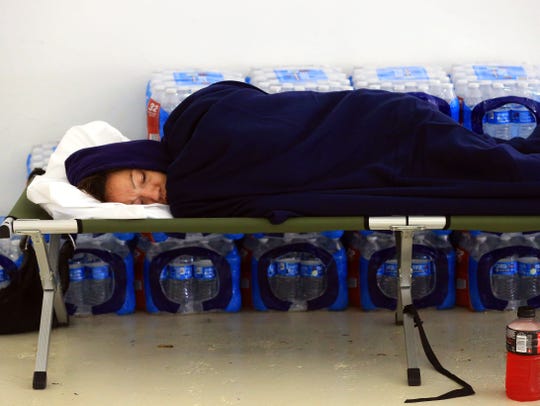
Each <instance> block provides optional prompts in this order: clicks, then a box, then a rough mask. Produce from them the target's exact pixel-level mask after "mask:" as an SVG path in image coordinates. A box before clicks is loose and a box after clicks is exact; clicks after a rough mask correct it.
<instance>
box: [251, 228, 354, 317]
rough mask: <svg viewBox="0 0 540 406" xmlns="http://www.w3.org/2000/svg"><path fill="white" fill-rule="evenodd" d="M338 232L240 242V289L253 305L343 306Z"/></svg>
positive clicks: (261, 236)
mask: <svg viewBox="0 0 540 406" xmlns="http://www.w3.org/2000/svg"><path fill="white" fill-rule="evenodd" d="M342 234H343V232H341V231H333V232H324V233H305V234H304V233H300V234H298V233H285V234H283V235H281V234H280V235H264V234H258V235H250V236H247V237H246V238H245V239H244V241H243V245H242V257H243V267H244V272H243V280H242V288H243V290H244V297H246V296H248V300H246V302H248V303H251V304H252V305H253V307H254V308H255V309H257V310H269V309H272V310H285V311H288V310H290V311H305V310H316V309H323V308H326V309H329V310H342V309H344V308H346V306H347V303H348V299H347V289H346V272H347V269H346V265H347V264H346V258H345V250H344V248H343V246H342V244H341V242H340V237H341V235H342Z"/></svg>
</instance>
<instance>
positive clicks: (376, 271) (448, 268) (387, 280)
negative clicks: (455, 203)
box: [346, 230, 455, 310]
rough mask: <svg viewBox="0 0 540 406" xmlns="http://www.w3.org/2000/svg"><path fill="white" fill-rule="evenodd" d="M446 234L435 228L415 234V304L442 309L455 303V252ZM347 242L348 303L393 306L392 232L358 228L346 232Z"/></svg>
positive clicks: (395, 278)
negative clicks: (350, 232) (354, 230)
mask: <svg viewBox="0 0 540 406" xmlns="http://www.w3.org/2000/svg"><path fill="white" fill-rule="evenodd" d="M449 234H450V232H449V231H438V230H435V231H422V232H417V233H415V235H414V239H413V259H412V264H411V267H412V270H411V279H412V286H411V295H412V299H413V302H414V304H415V305H416V306H417V307H427V306H437V308H439V309H445V308H449V307H452V306H453V305H454V303H455V288H454V277H455V252H454V249H453V247H452V245H451V244H450V242H449V239H448V236H449ZM346 244H347V256H348V261H349V275H348V287H349V297H350V301H351V304H352V305H356V306H360V307H362V308H363V309H365V310H372V309H376V308H387V309H395V307H396V299H397V295H398V289H399V278H398V276H399V274H398V262H397V259H396V246H395V238H394V235H393V234H392V233H391V232H383V231H381V232H378V231H361V232H359V233H352V234H350V235H348V236H347V243H346Z"/></svg>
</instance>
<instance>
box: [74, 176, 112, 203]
mask: <svg viewBox="0 0 540 406" xmlns="http://www.w3.org/2000/svg"><path fill="white" fill-rule="evenodd" d="M114 171H115V170H110V171H103V172H98V173H94V174H93V175H90V176H87V177H86V178H84V179H83V180H81V181H80V182H79V183H78V184H77V188H78V189H81V190H82V191H84V192H86V193H88V194H89V195H91V196H92V197H95V198H96V199H97V200H99V201H100V202H106V201H107V200H106V199H105V185H106V184H107V177H108V176H109V174H110V173H111V172H114Z"/></svg>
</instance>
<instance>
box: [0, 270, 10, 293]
mask: <svg viewBox="0 0 540 406" xmlns="http://www.w3.org/2000/svg"><path fill="white" fill-rule="evenodd" d="M9 284H10V280H9V276H8V274H7V272H6V270H5V269H4V268H3V267H2V266H0V290H2V289H5V288H7V287H8V286H9Z"/></svg>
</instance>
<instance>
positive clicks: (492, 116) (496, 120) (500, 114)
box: [486, 110, 510, 124]
mask: <svg viewBox="0 0 540 406" xmlns="http://www.w3.org/2000/svg"><path fill="white" fill-rule="evenodd" d="M486 121H487V122H488V123H489V124H510V111H509V110H502V111H497V110H493V111H489V112H488V113H487V114H486Z"/></svg>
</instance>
